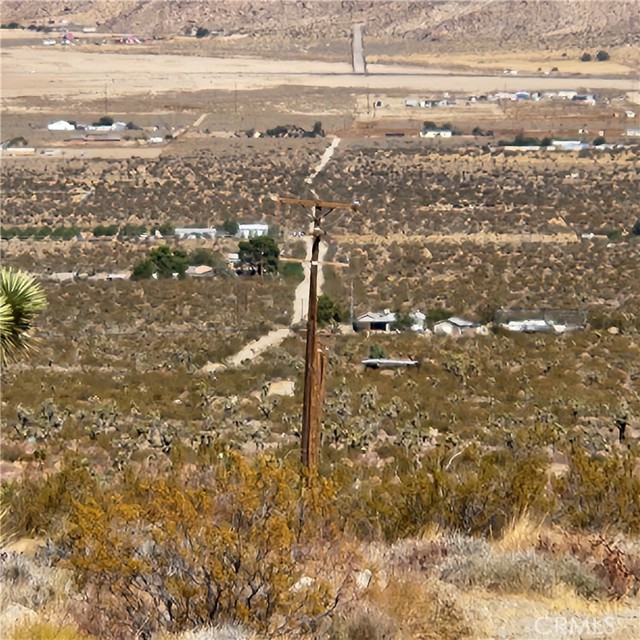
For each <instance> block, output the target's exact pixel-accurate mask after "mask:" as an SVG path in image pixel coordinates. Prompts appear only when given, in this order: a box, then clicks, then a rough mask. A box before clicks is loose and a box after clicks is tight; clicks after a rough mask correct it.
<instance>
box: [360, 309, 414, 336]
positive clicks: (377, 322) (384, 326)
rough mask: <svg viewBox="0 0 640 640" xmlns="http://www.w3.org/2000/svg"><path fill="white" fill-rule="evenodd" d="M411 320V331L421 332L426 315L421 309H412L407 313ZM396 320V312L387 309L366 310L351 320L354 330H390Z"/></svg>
mask: <svg viewBox="0 0 640 640" xmlns="http://www.w3.org/2000/svg"><path fill="white" fill-rule="evenodd" d="M409 317H410V318H411V319H412V320H413V323H412V324H411V331H416V332H423V331H424V330H425V328H424V322H425V320H426V319H427V316H425V315H424V313H422V312H421V311H414V312H413V313H410V314H409ZM395 321H396V314H395V313H394V312H393V311H390V310H389V309H385V310H384V311H368V312H367V313H363V314H362V315H361V316H358V317H357V318H356V319H355V320H354V322H353V330H354V331H385V332H388V331H391V328H392V326H393V323H394V322H395Z"/></svg>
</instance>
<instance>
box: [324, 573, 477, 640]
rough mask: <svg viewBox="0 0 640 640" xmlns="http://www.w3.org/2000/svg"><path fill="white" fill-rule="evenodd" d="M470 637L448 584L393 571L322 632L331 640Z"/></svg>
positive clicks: (451, 638) (417, 639) (350, 604)
mask: <svg viewBox="0 0 640 640" xmlns="http://www.w3.org/2000/svg"><path fill="white" fill-rule="evenodd" d="M469 635H470V629H469V627H468V624H467V621H466V619H465V616H464V614H463V612H462V611H461V610H460V608H459V607H458V605H457V604H456V601H455V598H454V597H453V595H452V594H451V593H450V589H449V588H448V587H447V585H444V584H442V583H438V582H437V581H434V580H428V579H425V578H424V577H423V576H420V575H419V574H417V573H414V572H411V571H393V572H392V573H391V575H390V576H389V577H388V579H385V580H383V581H381V583H379V584H378V585H374V586H373V587H372V588H371V589H369V590H368V591H367V592H366V593H365V594H364V595H362V596H361V597H359V598H358V599H356V600H354V601H353V602H350V603H349V604H348V605H346V606H345V607H343V608H342V609H341V610H340V611H339V612H338V613H337V614H336V615H335V616H334V618H333V619H332V621H331V625H330V627H329V628H328V629H327V631H326V633H325V637H328V638H329V639H330V640H436V639H437V640H458V639H460V638H466V637H468V636H469Z"/></svg>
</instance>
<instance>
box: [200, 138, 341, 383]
mask: <svg viewBox="0 0 640 640" xmlns="http://www.w3.org/2000/svg"><path fill="white" fill-rule="evenodd" d="M339 144H340V138H338V137H334V138H333V140H332V142H331V144H330V145H329V146H328V147H327V149H326V150H325V152H324V154H323V155H322V158H321V159H320V162H319V163H318V165H317V166H316V168H315V169H314V170H313V172H312V173H311V174H310V175H309V177H308V178H307V179H306V180H305V182H306V183H307V184H309V185H311V184H313V181H314V180H315V178H316V176H317V175H318V174H319V173H320V171H322V170H323V169H324V168H325V167H326V165H327V163H328V162H329V160H331V157H332V156H333V153H334V151H335V150H336V149H337V148H338V145H339ZM311 192H312V193H314V194H315V192H314V191H313V189H311ZM316 197H318V196H317V195H316ZM309 231H311V226H310V228H309ZM304 242H305V244H306V245H307V253H306V256H305V261H304V262H303V263H302V269H303V271H304V279H303V280H302V282H301V283H300V284H299V285H298V286H297V287H296V290H295V294H294V300H293V314H292V316H291V326H293V325H296V324H299V323H300V322H304V321H305V320H306V318H307V309H308V308H309V281H310V278H311V250H312V247H313V237H312V236H310V235H309V236H307V237H305V238H304ZM327 249H328V247H327V245H326V243H323V242H321V243H320V252H319V262H320V265H319V266H318V295H320V294H321V293H322V285H323V284H324V273H323V270H322V262H323V261H324V259H325V258H326V255H327ZM290 331H291V329H290V328H285V329H275V330H273V331H270V332H269V333H267V335H265V336H262V337H261V338H259V339H258V340H256V341H255V342H252V343H251V344H248V345H246V346H245V347H243V348H242V349H240V351H238V353H236V354H235V355H234V356H231V357H230V358H228V359H227V362H226V364H227V366H229V367H238V366H240V365H241V364H242V363H243V362H244V361H245V360H252V359H253V358H255V357H257V356H259V355H260V354H262V353H264V352H265V351H267V350H268V349H272V348H273V347H277V346H279V345H280V344H282V342H283V341H284V340H285V338H286V337H287V336H288V335H289V333H290ZM204 370H205V371H211V370H212V369H211V365H205V367H204Z"/></svg>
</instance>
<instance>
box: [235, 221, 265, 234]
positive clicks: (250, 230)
mask: <svg viewBox="0 0 640 640" xmlns="http://www.w3.org/2000/svg"><path fill="white" fill-rule="evenodd" d="M268 233H269V225H268V224H262V223H253V224H240V225H238V233H237V234H236V235H237V236H238V237H239V238H258V237H260V236H266V235H267V234H268Z"/></svg>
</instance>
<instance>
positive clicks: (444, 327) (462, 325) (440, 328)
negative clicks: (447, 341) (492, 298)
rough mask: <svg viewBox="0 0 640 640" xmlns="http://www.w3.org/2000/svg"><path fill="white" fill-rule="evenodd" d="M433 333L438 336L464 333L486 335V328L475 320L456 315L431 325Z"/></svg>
mask: <svg viewBox="0 0 640 640" xmlns="http://www.w3.org/2000/svg"><path fill="white" fill-rule="evenodd" d="M433 333H434V334H435V335H440V336H452V337H460V336H465V335H478V334H480V335H487V334H488V330H487V328H486V327H484V326H483V325H481V324H478V323H477V322H472V321H471V320H465V319H464V318H459V317H458V316H451V317H450V318H447V319H446V320H440V321H439V322H436V323H435V324H434V325H433Z"/></svg>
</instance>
